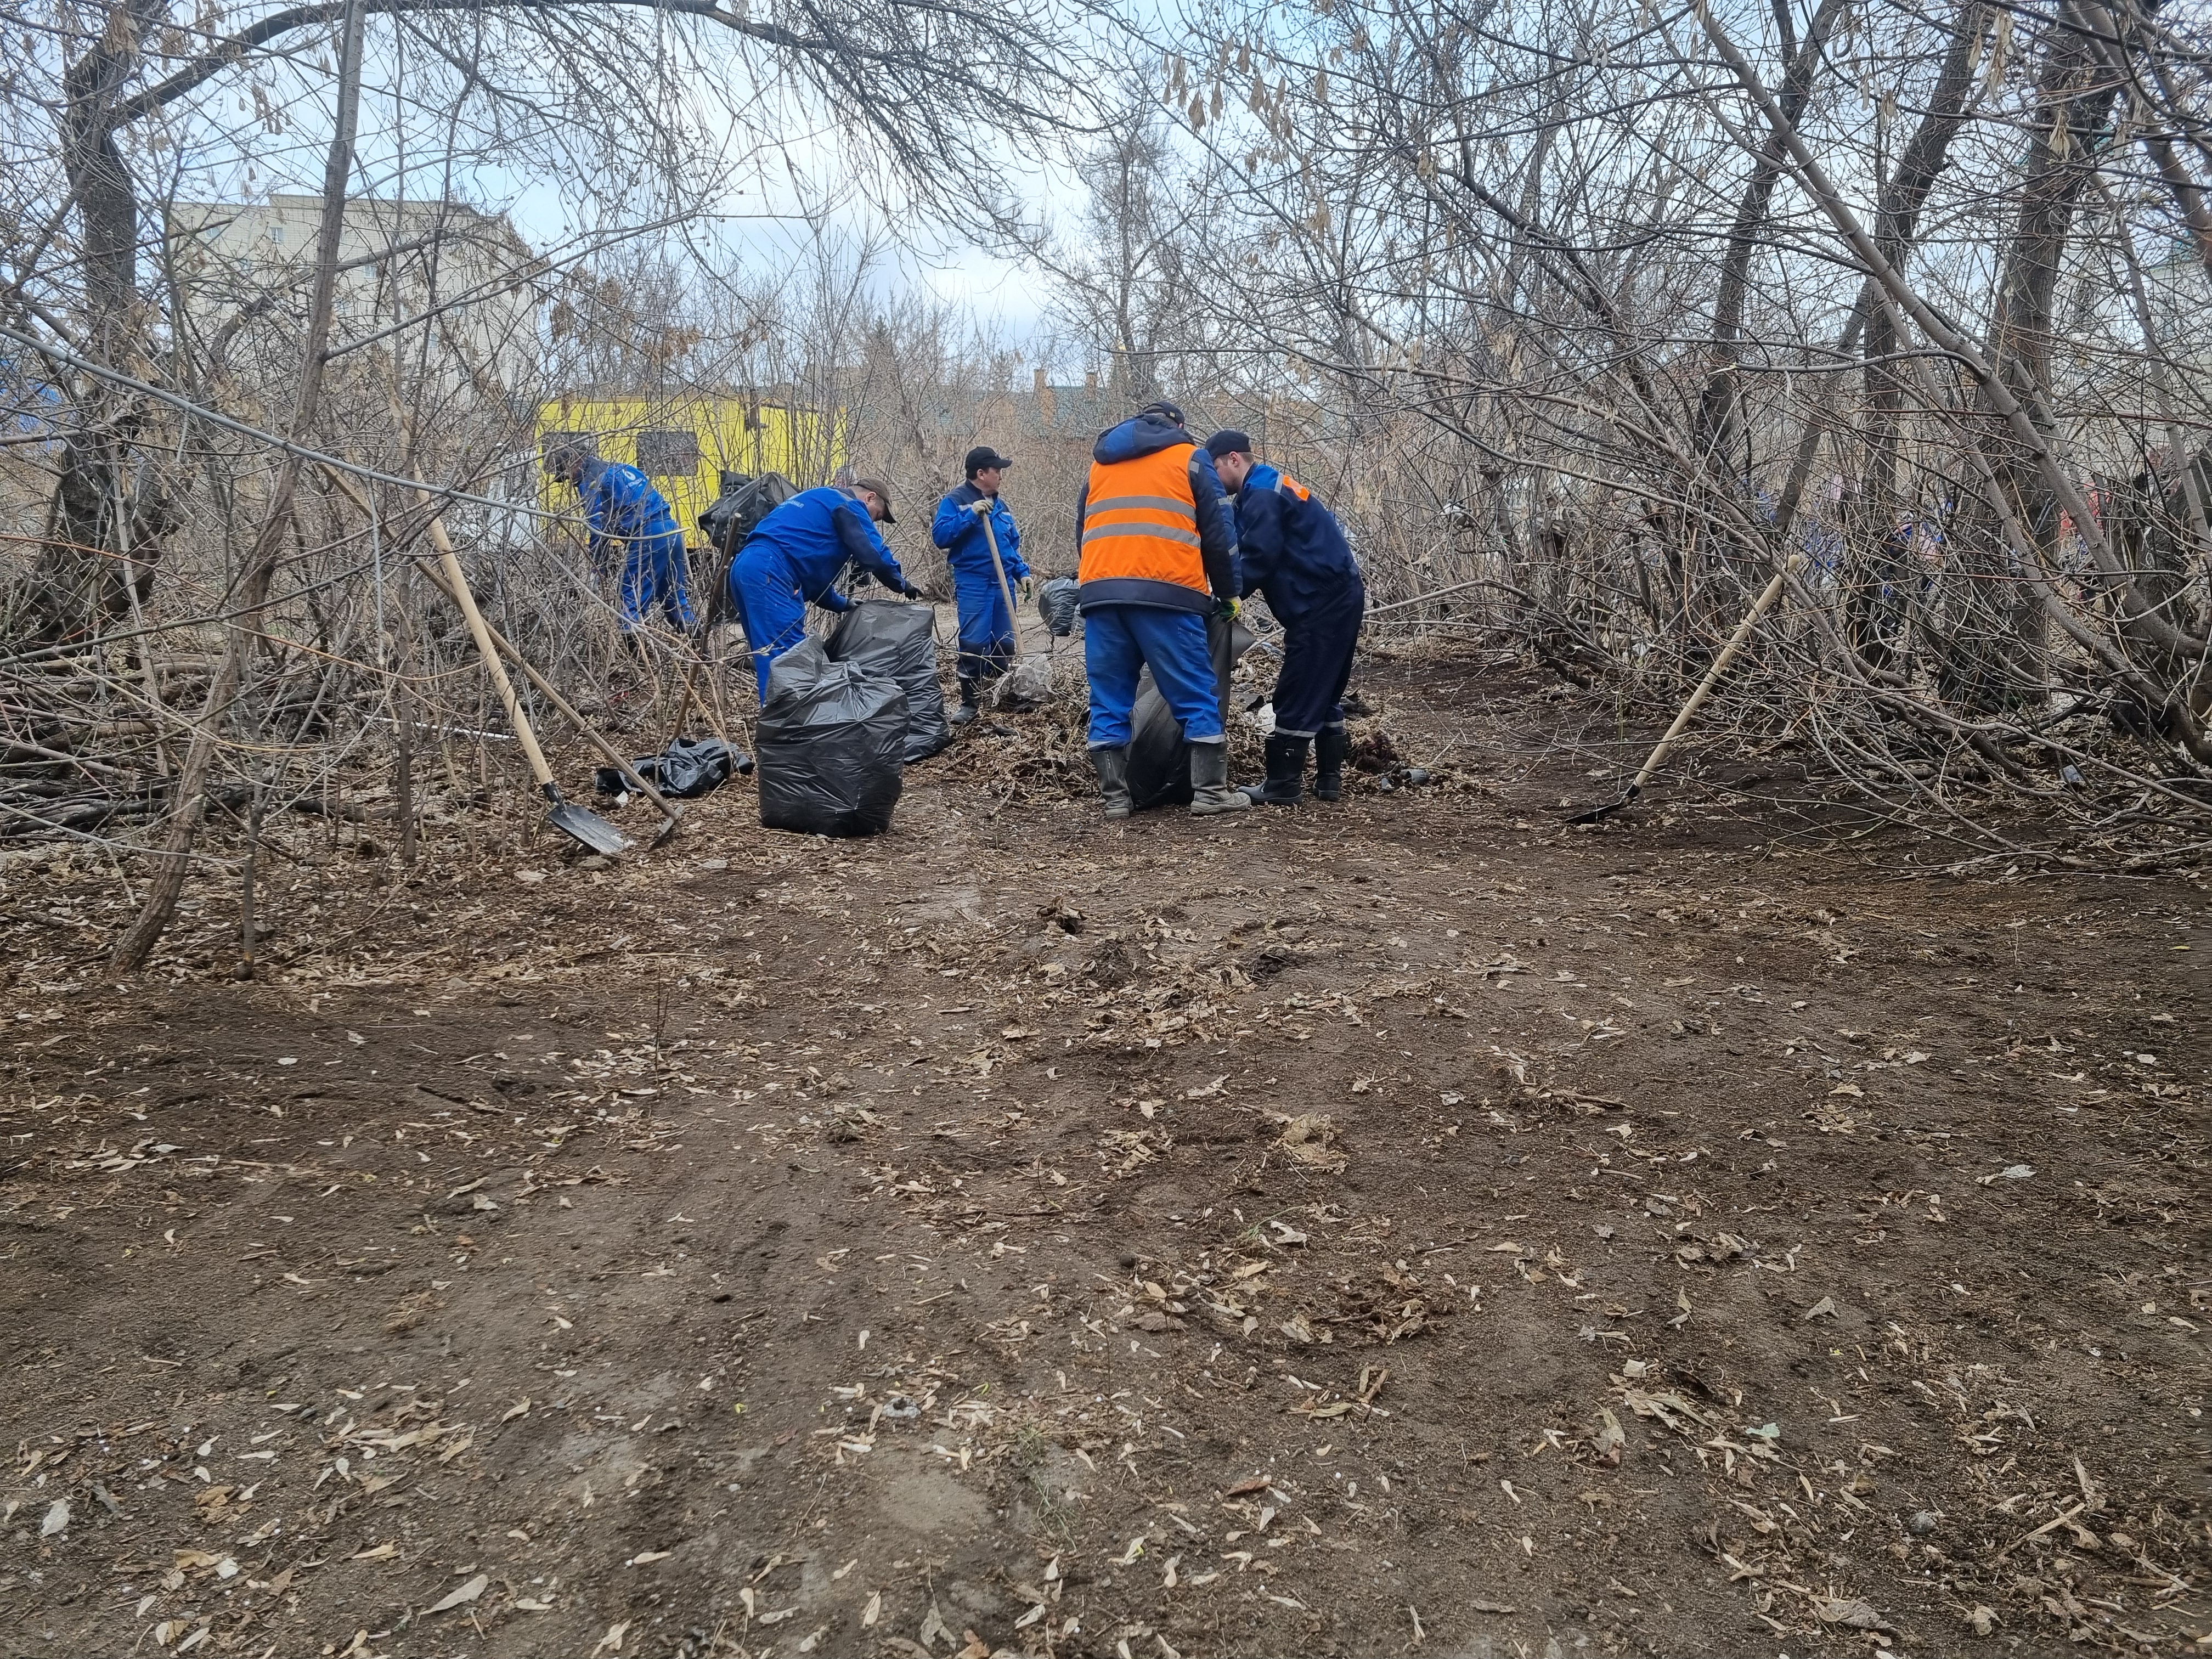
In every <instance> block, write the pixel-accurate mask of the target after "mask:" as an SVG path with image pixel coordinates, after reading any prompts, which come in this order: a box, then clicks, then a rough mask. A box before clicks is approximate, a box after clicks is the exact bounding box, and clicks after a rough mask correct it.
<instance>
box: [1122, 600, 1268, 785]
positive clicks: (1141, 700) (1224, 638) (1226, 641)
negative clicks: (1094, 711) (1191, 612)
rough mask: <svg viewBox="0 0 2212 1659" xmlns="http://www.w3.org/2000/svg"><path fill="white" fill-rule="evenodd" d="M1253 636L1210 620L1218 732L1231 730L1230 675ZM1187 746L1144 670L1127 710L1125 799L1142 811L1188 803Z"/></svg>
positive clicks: (1238, 627)
mask: <svg viewBox="0 0 2212 1659" xmlns="http://www.w3.org/2000/svg"><path fill="white" fill-rule="evenodd" d="M1252 638H1253V636H1252V632H1251V630H1250V629H1248V628H1246V627H1245V626H1244V624H1243V623H1240V622H1235V621H1230V622H1224V621H1223V620H1221V618H1219V617H1211V618H1209V619H1208V620H1207V622H1206V644H1207V646H1208V647H1211V649H1212V653H1213V683H1214V686H1215V689H1216V692H1217V695H1218V696H1219V698H1220V700H1221V728H1222V730H1223V731H1227V730H1228V729H1229V712H1230V711H1229V671H1230V670H1231V669H1232V668H1234V667H1236V665H1237V659H1239V658H1240V657H1242V656H1243V654H1244V653H1246V652H1247V651H1249V650H1250V649H1251V648H1252ZM1190 797H1191V787H1190V745H1189V744H1187V743H1185V742H1184V741H1183V740H1182V721H1180V720H1177V719H1176V717H1175V716H1174V715H1173V714H1170V713H1169V712H1168V702H1167V699H1166V698H1165V697H1163V696H1161V695H1160V692H1159V688H1158V686H1156V685H1154V684H1152V670H1151V669H1149V668H1147V669H1146V671H1144V672H1143V673H1141V674H1139V676H1138V677H1137V702H1136V706H1135V707H1134V708H1132V709H1131V710H1130V711H1129V798H1130V799H1132V800H1133V801H1134V802H1135V803H1136V806H1137V810H1138V811H1145V810H1146V808H1148V807H1153V806H1188V805H1190Z"/></svg>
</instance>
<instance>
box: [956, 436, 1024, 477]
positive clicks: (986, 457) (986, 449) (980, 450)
mask: <svg viewBox="0 0 2212 1659" xmlns="http://www.w3.org/2000/svg"><path fill="white" fill-rule="evenodd" d="M963 465H965V466H966V467H967V469H968V476H969V477H971V478H972V477H975V475H976V474H977V473H978V472H981V471H984V470H985V469H987V468H989V467H994V466H1012V465H1013V461H1012V459H1011V458H1009V457H1007V456H1005V455H1001V454H1000V453H999V452H998V451H997V450H995V449H994V448H992V447H991V446H990V445H988V444H977V445H976V446H975V448H973V449H971V450H969V452H968V459H967V460H966V462H964V463H963Z"/></svg>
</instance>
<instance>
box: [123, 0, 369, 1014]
mask: <svg viewBox="0 0 2212 1659" xmlns="http://www.w3.org/2000/svg"><path fill="white" fill-rule="evenodd" d="M361 36H362V0H349V4H348V5H347V7H346V12H345V19H344V21H343V25H342V26H341V28H340V35H339V46H338V88H337V93H338V98H337V127H336V130H335V131H333V132H332V133H331V148H330V154H329V155H328V157H327V159H326V161H325V166H324V168H323V212H322V223H321V227H320V235H319V240H318V242H317V245H316V249H315V285H314V290H313V297H312V298H311V300H310V301H309V304H308V311H307V338H306V340H305V341H304V342H303V343H302V345H301V362H300V384H299V390H298V393H297V396H296V397H295V400H294V403H293V406H292V422H291V428H290V435H291V437H292V439H293V441H295V442H304V441H306V440H307V438H308V437H309V436H310V435H311V434H312V432H313V427H314V422H315V412H316V410H317V409H318V407H319V405H320V403H321V400H322V392H323V371H324V367H325V348H326V347H327V346H328V344H329V343H330V333H331V306H332V301H333V296H334V295H336V293H337V268H338V245H339V237H340V233H341V232H343V229H344V228H345V196H346V184H347V181H348V180H349V179H350V178H351V176H352V173H353V143H354V129H355V125H356V122H357V120H358V118H359V116H360V111H361ZM299 482H300V459H299V456H298V455H297V454H296V453H293V452H290V451H288V452H286V453H285V456H284V459H283V465H281V466H280V467H279V469H278V471H277V475H276V489H275V491H274V493H273V495H272V496H271V498H270V503H269V513H268V516H267V517H266V518H264V520H262V524H261V531H260V533H259V534H258V536H256V537H255V538H254V541H253V546H252V550H251V551H250V552H249V553H248V554H247V556H246V574H245V577H244V580H242V581H241V583H240V587H239V592H238V596H237V599H236V601H235V604H234V614H235V617H236V620H234V622H233V623H231V627H230V638H229V641H228V644H227V645H226V646H225V647H224V650H223V654H222V662H221V664H220V665H218V666H217V667H216V673H215V678H214V682H213V684H210V686H209V688H208V695H207V701H206V702H205V703H204V705H203V706H202V708H201V710H200V717H199V720H198V723H197V726H195V727H194V729H193V732H192V741H191V747H190V748H188V749H187V750H185V762H184V765H183V766H182V768H180V769H179V773H178V776H177V787H176V791H175V793H174V794H173V796H172V798H171V808H170V818H169V829H168V834H167V837H166V838H165V840H164V842H163V845H162V848H161V854H160V856H159V859H158V860H157V862H156V864H155V872H154V880H153V883H152V885H151V886H150V887H149V890H148V891H147V896H146V902H145V906H144V908H143V909H141V910H140V911H139V913H138V915H137V919H136V920H135V921H132V923H131V927H129V929H128V930H126V931H125V933H124V935H123V937H122V938H121V939H119V940H118V941H117V943H116V946H115V953H114V957H113V962H114V965H115V967H116V968H118V969H120V970H122V971H125V972H131V971H134V970H136V969H138V968H141V967H143V966H144V965H145V962H146V958H147V957H148V956H149V954H150V953H151V952H152V951H153V949H154V945H155V941H156V940H157V939H160V938H161V933H162V930H163V929H164V928H166V927H167V926H168V925H169V919H170V917H171V916H172V915H174V914H175V911H176V906H177V896H178V895H179V893H180V892H181V891H182V890H183V889H184V884H185V870H186V869H187V868H188V867H189V866H190V864H191V848H192V842H193V841H194V840H195V839H196V838H197V835H198V831H199V824H200V819H201V817H202V815H203V814H204V812H205V811H206V810H207V782H208V775H209V772H210V769H212V768H213V766H214V764H215V757H216V747H217V745H218V744H220V743H221V741H222V726H223V721H224V719H225V717H226V716H227V715H228V713H229V710H230V704H231V700H232V699H233V698H234V696H236V695H237V692H238V684H239V680H240V677H241V675H242V674H243V673H244V671H245V666H246V653H248V652H249V651H250V650H252V645H253V641H254V640H255V638H256V637H257V635H256V632H255V629H254V621H255V618H256V617H257V615H258V612H259V611H260V610H261V608H262V607H263V606H264V605H266V604H267V603H268V599H269V589H270V584H271V583H272V582H273V581H274V580H275V578H276V564H277V560H278V556H279V555H280V554H281V553H282V551H283V546H284V541H285V537H286V535H287V533H288V532H289V530H290V528H291V524H292V503H293V497H294V495H295V492H296V490H297V489H298V487H299Z"/></svg>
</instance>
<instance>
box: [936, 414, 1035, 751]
mask: <svg viewBox="0 0 2212 1659" xmlns="http://www.w3.org/2000/svg"><path fill="white" fill-rule="evenodd" d="M964 465H965V466H966V469H967V475H968V476H967V481H966V482H965V483H962V484H960V485H958V486H957V488H955V489H951V490H950V491H948V492H947V493H946V495H945V497H944V499H943V500H941V501H939V502H938V504H937V516H936V517H935V519H934V520H932V521H931V524H930V526H929V538H930V540H931V541H933V542H934V543H935V544H937V545H938V546H939V547H941V548H943V549H944V550H945V563H946V564H947V565H949V566H950V567H951V571H952V597H953V599H954V600H955V601H956V603H957V605H958V607H959V613H960V657H959V661H958V663H957V667H956V673H957V677H958V679H959V683H960V706H959V707H958V708H955V709H954V710H953V711H952V712H951V714H949V715H948V716H947V717H946V718H947V719H948V720H951V723H952V724H953V725H955V726H966V725H967V724H969V722H970V721H971V720H974V719H975V714H976V711H977V709H978V708H980V707H981V703H982V700H983V688H984V686H985V685H987V684H989V683H990V682H991V681H993V680H995V679H997V678H999V677H1000V675H1002V674H1004V673H1005V672H1006V670H1007V669H1008V668H1009V667H1011V666H1012V664H1013V660H1014V617H1013V612H1012V610H1010V609H1009V608H1008V599H1009V596H1010V594H1011V592H1012V588H1013V586H1014V584H1016V583H1020V584H1022V591H1023V592H1024V594H1026V593H1027V592H1028V582H1029V579H1030V568H1029V566H1028V565H1026V564H1025V563H1024V562H1022V553H1021V547H1022V532H1021V531H1020V530H1019V529H1018V528H1017V527H1016V526H1015V524H1014V515H1013V513H1012V512H1011V511H1009V510H1008V508H1007V507H1006V502H1005V501H1002V500H1000V496H999V484H1000V480H1001V479H1003V478H1004V477H1005V476H1006V469H1007V468H1008V467H1010V466H1012V465H1013V463H1012V461H1010V460H1008V459H1006V457H1005V456H1004V455H1001V454H1000V453H999V452H998V451H997V450H995V449H994V448H992V447H991V446H990V445H988V444H979V445H978V446H976V447H975V448H973V449H971V450H969V452H968V457H967V460H966V462H965V463H964Z"/></svg>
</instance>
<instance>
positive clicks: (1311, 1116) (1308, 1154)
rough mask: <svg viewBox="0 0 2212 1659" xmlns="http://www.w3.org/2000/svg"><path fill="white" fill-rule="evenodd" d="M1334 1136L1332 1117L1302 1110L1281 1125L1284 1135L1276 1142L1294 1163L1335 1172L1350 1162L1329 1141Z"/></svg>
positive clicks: (1332, 1173)
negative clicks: (1302, 1111)
mask: <svg viewBox="0 0 2212 1659" xmlns="http://www.w3.org/2000/svg"><path fill="white" fill-rule="evenodd" d="M1335 1138H1336V1123H1335V1121H1334V1119H1331V1118H1328V1117H1325V1116H1323V1115H1322V1114H1320V1113H1318V1112H1305V1113H1302V1114H1301V1115H1298V1116H1297V1117H1294V1118H1292V1119H1291V1120H1290V1121H1288V1122H1287V1123H1285V1124H1284V1125H1283V1137H1282V1139H1280V1140H1279V1141H1278V1142H1276V1145H1277V1146H1279V1147H1280V1148H1281V1149H1282V1150H1283V1151H1284V1152H1286V1153H1288V1154H1289V1155H1290V1158H1291V1161H1292V1162H1293V1163H1297V1164H1305V1165H1306V1166H1307V1167H1308V1168H1310V1169H1315V1170H1328V1172H1329V1173H1330V1174H1331V1175H1335V1174H1339V1173H1340V1172H1341V1171H1342V1170H1343V1169H1344V1166H1345V1165H1346V1164H1348V1163H1350V1162H1351V1159H1350V1158H1347V1157H1346V1155H1345V1154H1344V1153H1342V1152H1338V1151H1337V1150H1336V1149H1335V1148H1334V1146H1331V1145H1330V1144H1329V1143H1330V1142H1332V1141H1333V1140H1334V1139H1335Z"/></svg>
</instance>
